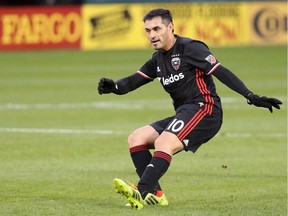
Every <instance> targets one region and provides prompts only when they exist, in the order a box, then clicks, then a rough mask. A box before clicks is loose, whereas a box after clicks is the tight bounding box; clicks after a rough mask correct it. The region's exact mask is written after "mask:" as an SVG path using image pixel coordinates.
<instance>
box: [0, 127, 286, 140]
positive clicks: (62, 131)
mask: <svg viewBox="0 0 288 216" xmlns="http://www.w3.org/2000/svg"><path fill="white" fill-rule="evenodd" d="M0 133H24V134H74V135H77V134H83V135H109V136H111V135H128V134H129V132H128V131H126V132H125V131H114V130H84V129H83V130H80V129H59V128H58V129H57V128H50V129H45V128H0ZM216 136H220V137H227V138H251V137H270V138H284V137H286V136H287V135H286V134H285V133H268V134H267V133H256V134H254V133H253V134H252V133H219V134H217V135H216Z"/></svg>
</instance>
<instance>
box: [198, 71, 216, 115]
mask: <svg viewBox="0 0 288 216" xmlns="http://www.w3.org/2000/svg"><path fill="white" fill-rule="evenodd" d="M203 76H204V72H202V71H200V70H198V69H196V83H197V85H198V88H199V90H200V93H201V94H202V97H203V98H204V99H205V109H204V111H205V112H207V114H209V115H211V113H212V109H213V105H214V99H213V98H212V97H211V93H210V91H209V90H208V88H207V85H206V83H205V81H204V79H203Z"/></svg>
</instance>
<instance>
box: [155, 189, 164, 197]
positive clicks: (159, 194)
mask: <svg viewBox="0 0 288 216" xmlns="http://www.w3.org/2000/svg"><path fill="white" fill-rule="evenodd" d="M163 194H164V192H163V191H161V190H157V191H156V194H155V195H156V196H157V197H161V196H162V195H163Z"/></svg>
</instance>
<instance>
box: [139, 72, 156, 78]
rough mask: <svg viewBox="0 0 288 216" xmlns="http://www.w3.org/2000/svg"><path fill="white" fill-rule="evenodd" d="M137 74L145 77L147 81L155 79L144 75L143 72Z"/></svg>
mask: <svg viewBox="0 0 288 216" xmlns="http://www.w3.org/2000/svg"><path fill="white" fill-rule="evenodd" d="M136 73H138V74H139V75H140V76H142V77H144V78H145V79H149V80H154V79H153V78H151V77H149V76H147V75H146V74H144V73H143V72H141V71H137V72H136Z"/></svg>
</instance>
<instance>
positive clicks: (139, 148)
mask: <svg viewBox="0 0 288 216" xmlns="http://www.w3.org/2000/svg"><path fill="white" fill-rule="evenodd" d="M146 150H149V148H148V146H147V145H139V146H134V147H132V148H130V149H129V151H130V153H135V152H140V151H146Z"/></svg>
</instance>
